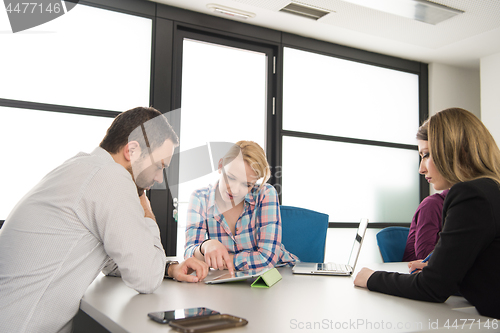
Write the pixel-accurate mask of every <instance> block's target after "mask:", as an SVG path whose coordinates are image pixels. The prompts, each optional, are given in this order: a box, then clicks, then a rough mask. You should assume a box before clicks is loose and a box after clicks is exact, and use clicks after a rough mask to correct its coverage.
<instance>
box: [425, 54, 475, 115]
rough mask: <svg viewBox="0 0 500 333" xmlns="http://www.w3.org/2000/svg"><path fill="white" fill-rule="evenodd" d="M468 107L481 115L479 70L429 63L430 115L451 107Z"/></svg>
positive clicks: (467, 108)
mask: <svg viewBox="0 0 500 333" xmlns="http://www.w3.org/2000/svg"><path fill="white" fill-rule="evenodd" d="M450 107H459V108H462V109H466V110H468V111H470V112H472V113H474V114H475V115H476V116H478V117H481V89H480V75H479V70H475V69H467V68H461V67H455V66H449V65H443V64H438V63H431V64H429V115H433V114H435V113H436V112H438V111H440V110H443V109H446V108H450Z"/></svg>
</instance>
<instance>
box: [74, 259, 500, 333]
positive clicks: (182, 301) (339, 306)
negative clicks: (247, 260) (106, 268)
mask: <svg viewBox="0 0 500 333" xmlns="http://www.w3.org/2000/svg"><path fill="white" fill-rule="evenodd" d="M370 268H373V269H378V270H387V271H399V272H407V268H406V263H387V264H374V265H370ZM358 269H359V268H358ZM278 270H279V272H280V273H281V275H282V277H283V279H282V280H281V281H279V282H278V283H276V284H275V285H274V286H272V287H271V288H269V289H262V288H252V287H250V285H251V282H252V281H253V280H249V281H240V282H232V283H225V284H216V285H207V284H205V283H195V284H193V283H181V282H177V281H173V280H168V279H165V280H164V281H163V283H162V284H161V286H160V288H158V290H156V291H155V293H153V294H138V293H137V292H136V291H134V290H133V289H131V288H128V287H127V286H126V285H125V284H124V283H123V281H122V280H121V278H116V277H106V276H103V275H100V276H99V277H98V278H97V279H96V280H95V281H94V282H93V283H92V284H91V285H90V287H89V288H88V290H87V292H86V293H85V295H84V297H83V299H82V301H81V304H80V308H81V310H83V311H84V312H86V313H87V314H88V315H89V316H91V317H92V318H94V320H96V321H97V322H98V323H99V324H101V325H102V326H103V327H105V328H106V329H108V330H109V331H111V332H113V333H115V332H130V333H144V332H148V333H149V332H151V333H154V332H176V331H174V330H173V329H171V328H170V326H168V325H165V324H159V323H156V322H154V321H152V320H151V319H149V317H148V316H147V314H148V313H149V312H155V311H166V310H175V309H182V308H193V307H207V308H210V309H213V310H217V311H219V312H220V313H222V314H230V315H234V316H237V317H242V318H245V319H246V320H248V325H246V326H243V327H239V328H231V329H225V330H224V332H227V333H233V332H234V333H236V332H240V333H244V332H259V333H260V332H280V333H281V332H300V331H304V332H319V331H321V332H323V331H325V332H328V331H339V332H373V331H376V332H389V331H392V332H424V331H429V332H437V331H441V330H442V331H447V332H453V331H457V330H461V329H462V328H463V330H468V331H469V332H475V331H478V330H479V329H478V324H481V325H483V324H484V323H486V321H487V320H488V319H489V320H490V323H491V324H492V323H493V320H492V319H491V318H488V317H483V316H481V315H479V314H478V312H477V311H476V310H475V308H474V307H472V306H471V305H470V304H469V303H468V302H467V301H466V300H465V299H464V298H462V297H457V296H452V297H450V298H449V299H448V301H447V302H445V303H429V302H421V301H414V300H409V299H404V298H400V297H395V296H389V295H384V294H381V293H377V292H371V291H369V290H367V289H364V288H358V287H354V285H353V280H354V277H342V276H312V275H294V274H292V272H291V268H288V267H281V268H278ZM464 320H467V321H466V322H465V324H464ZM495 322H496V323H497V325H498V324H500V323H498V321H496V320H495ZM453 323H455V325H456V326H455V327H452V325H453ZM446 325H448V326H449V328H446ZM493 327H494V326H492V325H490V328H489V329H487V328H484V327H481V329H480V330H479V331H481V332H497V331H499V330H500V329H497V330H494V329H493ZM438 329H441V330H438Z"/></svg>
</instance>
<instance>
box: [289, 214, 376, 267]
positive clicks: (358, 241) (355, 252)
mask: <svg viewBox="0 0 500 333" xmlns="http://www.w3.org/2000/svg"><path fill="white" fill-rule="evenodd" d="M367 226H368V219H361V221H360V222H359V226H358V231H357V232H356V237H355V238H354V244H353V246H352V250H351V255H350V256H349V263H348V264H336V263H333V262H327V263H313V262H298V263H296V264H295V266H294V267H293V269H292V272H293V273H294V274H314V275H315V274H319V275H339V276H351V275H352V273H353V272H354V268H356V262H357V261H358V257H359V252H360V251H361V245H363V239H364V238H365V233H366V227H367Z"/></svg>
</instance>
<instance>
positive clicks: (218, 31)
mask: <svg viewBox="0 0 500 333" xmlns="http://www.w3.org/2000/svg"><path fill="white" fill-rule="evenodd" d="M80 3H81V4H84V5H88V6H93V7H97V8H102V9H106V10H112V11H117V12H122V13H126V14H131V15H136V16H142V17H147V18H150V19H152V22H153V31H152V52H151V77H150V80H151V81H150V105H151V106H153V107H155V108H157V109H158V110H160V111H161V112H168V111H170V110H174V109H176V105H178V102H177V100H178V96H176V94H178V92H177V90H176V87H180V84H179V83H180V82H179V79H180V78H179V75H178V73H177V74H176V71H178V70H179V69H178V68H177V67H176V66H177V65H178V64H177V63H176V61H175V59H174V58H175V54H176V52H177V49H178V45H177V46H176V33H177V32H176V31H180V30H179V29H181V30H182V29H184V30H190V31H191V32H195V33H198V34H201V35H205V36H211V37H210V38H222V39H226V40H228V41H229V42H230V43H232V42H238V43H239V42H241V43H248V44H249V45H250V44H253V45H265V46H266V47H271V48H272V49H273V50H274V51H273V52H274V54H275V56H273V61H275V63H273V66H275V76H274V79H273V81H272V82H273V83H272V91H273V92H272V95H273V97H274V98H275V99H274V107H275V115H274V116H273V117H272V119H271V120H270V121H269V123H268V126H267V131H266V133H267V141H266V152H267V155H268V159H269V162H270V165H271V167H272V168H275V167H276V166H279V165H281V153H282V138H283V135H299V134H298V133H290V132H289V131H284V130H283V128H282V106H283V103H282V94H283V48H284V47H292V48H297V49H302V50H306V51H310V52H315V53H320V54H324V55H328V56H334V57H339V58H343V59H347V60H351V61H357V62H361V63H367V64H370V65H375V66H379V67H385V68H390V69H396V70H401V71H405V72H410V73H414V74H417V75H419V121H420V123H422V122H423V121H424V120H425V119H427V117H428V113H429V111H428V97H429V96H428V95H429V93H428V65H427V64H425V63H421V62H417V61H412V60H406V59H402V58H397V57H392V56H387V55H383V54H378V53H374V52H369V51H365V50H360V49H355V48H351V47H347V46H342V45H338V44H335V43H329V42H325V41H319V40H316V39H312V38H306V37H302V36H298V35H294V34H290V33H286V32H282V31H278V30H273V29H268V28H263V27H259V26H255V25H251V24H247V23H242V22H238V21H234V20H229V19H225V18H220V17H216V16H211V15H206V14H202V13H197V12H193V11H189V10H185V9H181V8H177V7H172V6H168V5H164V4H159V3H154V2H150V1H146V0H87V1H80ZM274 57H275V59H274ZM0 106H8V107H16V108H29V109H35V110H43V111H54V112H66V113H73V114H87V115H94V116H102V117H115V116H116V115H117V114H119V112H116V111H110V110H98V109H86V108H78V107H70V106H62V105H52V104H43V103H32V102H24V101H16V100H8V99H0ZM132 107H135V106H131V108H132ZM268 107H269V106H268ZM271 107H272V106H271ZM268 114H269V113H268ZM174 122H175V119H174ZM103 135H104V133H103ZM300 135H303V134H300ZM328 139H332V140H342V138H336V137H334V138H328ZM374 144H378V143H374ZM414 148H416V146H414ZM416 167H418V166H416ZM274 170H275V169H274ZM280 182H281V181H280V179H279V178H276V177H273V178H272V179H271V180H270V183H271V184H273V185H276V186H280V185H281V184H280ZM428 195H429V186H428V184H427V183H426V182H425V180H424V179H423V178H420V200H422V199H423V198H425V197H426V196H428ZM148 197H149V198H150V200H151V204H152V208H153V211H154V213H155V215H156V217H157V223H158V226H159V229H160V234H161V239H162V243H163V245H164V248H165V252H166V254H167V255H170V256H175V255H176V242H177V226H176V224H175V221H174V220H173V218H172V212H173V209H174V207H173V202H172V195H171V194H170V192H169V191H167V190H151V191H149V193H148ZM0 218H2V217H0ZM409 219H411V216H410V217H409ZM2 223H3V220H0V225H1V224H2ZM394 225H404V226H408V225H409V222H402V223H370V225H369V227H370V228H382V227H385V226H394ZM330 227H333V228H346V227H348V228H352V227H357V224H356V223H338V222H336V223H330Z"/></svg>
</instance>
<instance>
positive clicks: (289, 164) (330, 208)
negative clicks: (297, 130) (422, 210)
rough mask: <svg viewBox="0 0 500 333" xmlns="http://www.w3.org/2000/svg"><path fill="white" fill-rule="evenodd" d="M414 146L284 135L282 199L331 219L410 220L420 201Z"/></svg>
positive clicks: (344, 220)
mask: <svg viewBox="0 0 500 333" xmlns="http://www.w3.org/2000/svg"><path fill="white" fill-rule="evenodd" d="M418 163H419V156H418V152H417V151H416V150H414V151H413V150H406V149H396V148H387V147H376V146H366V145H358V144H349V143H340V142H333V141H322V140H314V139H302V138H293V137H284V138H283V169H282V177H283V182H282V184H283V188H282V194H283V197H282V200H283V204H284V205H291V206H299V207H303V208H308V209H312V210H317V211H319V212H323V213H326V214H328V215H330V222H359V220H360V218H362V217H367V218H368V219H369V220H370V222H411V218H412V217H413V214H414V213H415V210H416V209H417V206H418V203H419V177H420V176H419V174H418Z"/></svg>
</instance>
